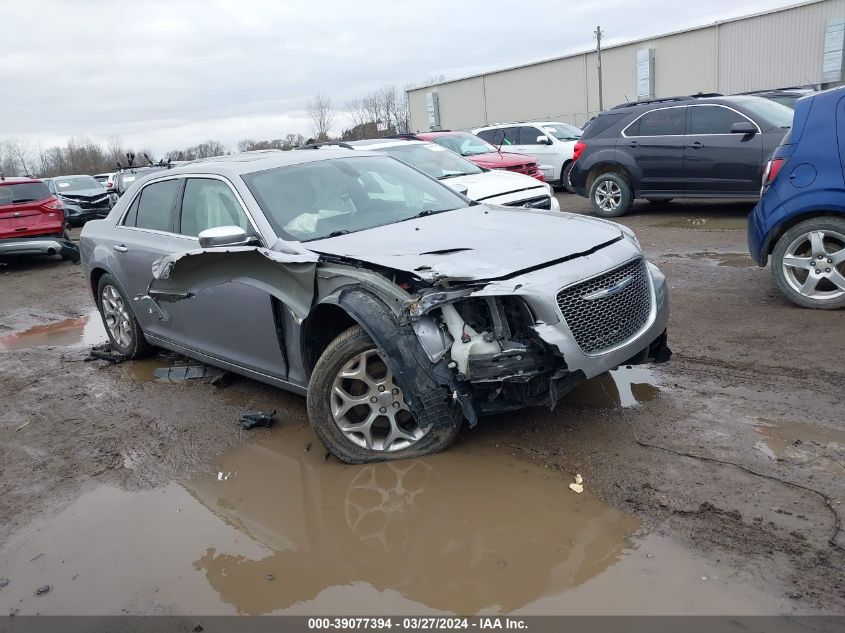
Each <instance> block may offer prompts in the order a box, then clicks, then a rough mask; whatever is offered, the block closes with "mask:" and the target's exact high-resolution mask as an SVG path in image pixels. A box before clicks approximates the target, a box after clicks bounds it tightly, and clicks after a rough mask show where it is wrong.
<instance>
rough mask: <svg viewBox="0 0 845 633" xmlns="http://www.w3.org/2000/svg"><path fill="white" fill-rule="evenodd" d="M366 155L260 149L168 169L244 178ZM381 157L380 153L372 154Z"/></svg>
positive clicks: (326, 149)
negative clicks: (306, 164) (273, 170)
mask: <svg viewBox="0 0 845 633" xmlns="http://www.w3.org/2000/svg"><path fill="white" fill-rule="evenodd" d="M362 153H363V152H361V151H352V150H349V149H344V148H333V147H327V146H324V147H322V148H321V149H319V150H313V149H302V150H289V151H282V150H258V151H251V152H241V153H239V154H228V155H226V156H214V157H212V158H202V159H199V160H194V161H189V162H186V163H184V164H182V165H178V166H176V167H172V168H171V169H168V170H167V173H168V175H169V174H175V175H179V174H214V175H219V176H229V177H231V176H240V175H242V174H249V173H253V172H258V171H266V170H268V169H275V168H277V167H287V166H290V165H299V164H303V163H313V162H317V161H321V160H331V159H336V158H350V157H352V156H355V157H359V156H361V154H362ZM372 155H373V156H377V155H378V154H372Z"/></svg>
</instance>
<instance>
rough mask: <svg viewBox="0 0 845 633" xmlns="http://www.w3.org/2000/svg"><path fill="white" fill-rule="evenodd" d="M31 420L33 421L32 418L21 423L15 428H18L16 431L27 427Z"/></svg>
mask: <svg viewBox="0 0 845 633" xmlns="http://www.w3.org/2000/svg"><path fill="white" fill-rule="evenodd" d="M30 422H32V420H27V421H26V422H24V423H23V424H21V425H20V426H19V427H18V428H16V429H15V430H16V431H20V430H21V429H25V428H26V427H27V426H29V423H30Z"/></svg>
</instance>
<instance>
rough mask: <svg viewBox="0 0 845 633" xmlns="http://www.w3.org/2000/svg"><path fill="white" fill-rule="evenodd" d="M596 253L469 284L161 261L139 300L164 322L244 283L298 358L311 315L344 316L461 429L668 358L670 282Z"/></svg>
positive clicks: (184, 259) (311, 262)
mask: <svg viewBox="0 0 845 633" xmlns="http://www.w3.org/2000/svg"><path fill="white" fill-rule="evenodd" d="M588 255H589V256H579V257H567V258H562V259H560V260H556V261H554V262H550V263H549V264H547V265H544V266H534V267H531V268H530V269H524V270H522V271H517V272H514V273H512V274H510V275H507V276H505V277H500V278H497V279H493V280H477V279H464V280H461V279H456V278H454V277H451V276H449V275H446V274H443V271H438V270H432V271H431V272H430V274H429V275H425V277H428V278H423V277H424V276H421V275H419V274H418V273H415V272H413V271H410V270H409V271H401V270H396V269H391V268H387V267H384V266H376V265H372V264H367V263H365V262H362V261H358V260H352V259H350V258H346V257H340V256H333V255H332V256H330V255H325V254H324V255H318V254H316V253H314V254H313V256H312V254H310V253H308V254H303V253H283V252H279V251H275V250H269V249H264V248H256V247H250V246H240V247H230V248H218V249H206V250H201V251H193V252H190V253H183V254H180V255H172V256H168V257H166V258H163V259H162V260H160V261H159V262H157V263H156V265H155V266H154V278H153V280H152V282H151V283H150V285H149V288H148V292H147V294H146V295H143V296H139V297H136V301H139V302H141V303H148V304H149V307H150V309H151V311H153V312H156V313H157V314H159V318H161V319H163V320H166V318H167V308H166V305H165V304H166V303H167V302H173V301H182V300H190V298H191V297H192V296H193V294H194V293H196V292H198V291H200V290H201V289H202V288H205V287H209V286H212V285H216V284H220V283H226V282H230V281H235V282H239V283H245V284H249V285H252V286H254V287H257V288H261V289H263V290H265V291H267V292H268V293H269V294H270V295H271V296H273V297H275V298H276V299H278V300H279V301H280V302H281V303H282V304H283V305H284V306H286V308H287V313H286V314H288V315H289V317H290V319H292V321H293V323H294V324H295V325H294V330H295V331H296V332H297V333H298V335H299V337H300V339H301V340H300V343H301V345H300V348H301V349H302V350H303V355H304V356H305V355H307V351H306V349H305V348H306V347H307V346H308V345H309V344H310V341H311V340H312V339H313V338H314V337H313V336H312V335H313V332H312V331H310V330H309V317H310V315H311V314H312V313H314V312H315V311H316V310H317V308H318V307H320V306H322V307H325V306H326V305H328V306H336V307H338V308H340V309H341V310H342V311H343V312H344V313H345V314H346V315H348V316H349V317H351V319H352V320H353V321H354V322H355V323H357V324H359V325H360V326H361V327H362V328H363V329H364V330H365V331H366V332H367V334H368V335H369V336H370V338H371V339H372V340H373V342H374V343H375V344H376V345H377V347H378V348H379V353H380V354H381V356H382V358H383V359H384V361H385V363H386V364H387V365H388V366H389V368H390V370H391V371H392V373H393V375H394V377H395V380H396V383H397V384H398V386H399V387H400V388H401V390H402V393H403V394H404V397H405V401H406V402H407V404H408V407H409V409H410V410H411V412H412V413H413V414H414V416H415V418H416V419H417V421H418V423H419V424H420V425H421V426H422V427H432V428H437V427H440V428H443V427H446V426H448V425H453V424H454V423H455V419H456V413H457V412H458V410H460V412H461V413H463V416H464V417H465V418H466V419H467V421H468V422H469V424H470V426H473V425H475V424H476V422H477V420H478V417H479V416H482V415H487V414H493V413H497V412H502V411H509V410H515V409H520V408H524V407H527V406H538V405H544V406H549V407H552V408H554V406H555V404H556V403H557V402H558V401H559V399H560V398H561V397H562V396H564V395H565V394H566V393H568V392H569V391H570V390H572V389H573V388H574V387H575V386H577V385H578V384H579V383H580V382H581V381H583V380H586V379H588V378H592V377H594V376H596V375H599V374H601V373H603V372H605V371H608V370H610V369H614V368H615V367H618V366H619V365H622V364H639V363H646V362H663V361H665V360H668V357H669V354H670V352H669V350H668V347H667V346H666V323H667V321H668V299H667V296H666V294H667V293H666V284H665V278H664V277H663V275H662V273H660V271H659V270H658V269H657V268H656V267H654V266H652V265H651V264H649V263H647V262H646V261H645V260H644V259H643V257H642V253H641V252H640V251H639V249H638V248H636V247H635V246H634V245H632V244H631V243H630V242H629V241H627V240H614V241H613V242H612V243H610V244H607V245H605V244H603V245H601V247H600V248H597V249H596V250H593V251H591V252H590V253H589V254H588ZM619 262H622V263H621V264H620V263H619ZM347 327H348V326H347ZM338 333H339V332H338ZM287 349H288V350H289V351H291V350H294V349H296V346H295V345H290V344H289V345H288V346H287ZM317 353H319V351H318V352H317ZM305 364H306V365H307V363H305ZM307 375H308V374H307V371H306V374H305V379H304V384H302V385H301V386H302V387H307V381H308V378H307ZM288 379H289V381H290V382H293V381H292V380H291V377H290V376H289V377H288Z"/></svg>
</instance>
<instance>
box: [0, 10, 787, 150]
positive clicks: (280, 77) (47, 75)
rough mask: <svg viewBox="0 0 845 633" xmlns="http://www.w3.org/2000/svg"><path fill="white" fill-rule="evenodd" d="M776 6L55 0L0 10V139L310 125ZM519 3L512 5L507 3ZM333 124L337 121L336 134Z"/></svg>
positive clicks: (162, 142)
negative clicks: (322, 99) (432, 83)
mask: <svg viewBox="0 0 845 633" xmlns="http://www.w3.org/2000/svg"><path fill="white" fill-rule="evenodd" d="M786 4H790V3H788V2H784V1H783V0H709V1H708V2H696V3H693V2H681V1H679V0H644V1H640V2H635V1H631V0H581V1H580V2H577V3H576V2H566V1H564V0H532V1H531V2H522V3H520V2H514V1H513V0H479V1H465V2H462V1H460V0H425V1H422V0H419V1H415V2H402V1H401V0H392V1H391V0H366V1H363V0H362V1H343V0H284V1H280V0H231V1H219V2H212V1H210V0H197V1H193V0H171V1H169V2H164V1H159V0H134V1H122V0H120V1H112V0H73V1H69V0H61V1H55V2H47V1H44V0H29V1H27V2H14V3H12V2H8V3H5V2H4V3H3V7H2V9H0V15H2V26H3V28H2V29H0V31H2V35H0V139H2V138H17V139H25V140H29V141H32V142H37V143H41V144H42V145H44V146H49V145H54V144H57V143H64V142H65V141H66V140H67V138H68V137H69V136H72V135H80V134H84V135H86V136H88V137H89V138H91V139H93V140H95V141H105V140H106V139H107V138H108V137H109V136H111V135H119V136H121V137H122V138H123V140H124V142H125V143H126V144H127V145H131V146H133V147H135V148H139V147H149V148H151V149H153V150H154V152H156V153H157V154H161V153H163V152H165V151H167V150H170V149H175V148H179V147H184V146H186V145H192V144H196V143H199V142H202V141H205V140H207V139H209V138H214V139H218V140H220V141H222V142H223V143H224V144H226V145H228V146H232V147H234V146H235V144H236V143H237V141H238V140H240V139H243V138H255V139H261V138H279V137H282V136H284V135H285V134H286V133H289V132H292V133H297V132H301V133H303V134H306V135H308V134H309V133H310V124H309V121H308V118H307V115H306V114H305V104H306V103H307V101H308V99H309V98H310V97H312V96H313V95H314V94H315V93H317V92H318V91H322V92H324V93H326V94H327V95H329V96H330V97H331V98H332V100H333V103H334V105H335V107H336V108H338V109H342V107H343V104H344V103H345V102H346V101H348V100H349V99H353V98H356V97H359V96H361V95H363V94H364V93H366V92H368V91H370V90H373V89H376V88H378V87H380V86H382V85H384V84H396V85H397V86H404V85H406V84H409V83H419V82H421V81H423V80H424V79H426V78H427V77H430V76H432V75H438V74H444V75H446V77H447V78H452V77H459V76H462V75H467V74H472V73H476V72H480V71H484V70H492V69H496V68H499V67H503V66H509V65H514V64H520V63H524V62H529V61H532V60H536V59H542V58H546V57H554V56H557V55H561V54H565V53H568V52H574V51H580V50H584V49H587V48H591V47H593V46H594V45H595V44H594V41H593V35H592V32H593V30H594V29H595V27H596V25H597V24H601V26H602V30H603V31H604V32H605V38H606V40H605V41H606V43H607V44H612V43H614V42H622V41H626V40H631V39H636V38H639V37H645V36H651V35H659V34H661V33H664V32H666V31H671V30H676V29H680V28H686V27H690V26H698V25H702V24H705V23H709V22H713V21H715V20H720V19H725V18H729V17H735V16H739V15H746V14H749V13H755V12H757V11H762V10H765V9H769V8H772V7H779V6H785V5H786ZM518 7H524V10H520V9H519V8H518ZM346 124H347V121H346V120H344V119H343V118H342V117H338V121H337V123H336V125H335V128H336V129H337V130H339V129H340V128H341V127H342V126H345V125H346Z"/></svg>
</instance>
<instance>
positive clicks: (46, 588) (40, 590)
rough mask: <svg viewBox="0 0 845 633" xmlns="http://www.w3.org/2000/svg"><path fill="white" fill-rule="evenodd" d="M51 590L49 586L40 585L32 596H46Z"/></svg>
mask: <svg viewBox="0 0 845 633" xmlns="http://www.w3.org/2000/svg"><path fill="white" fill-rule="evenodd" d="M52 589H53V588H52V587H51V586H50V585H41V586H40V587H39V588H38V589H36V590H35V591H34V592H33V593H32V595H33V596H35V597H36V598H37V597H38V596H46V595H47V594H48V593H50V591H51V590H52Z"/></svg>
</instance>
